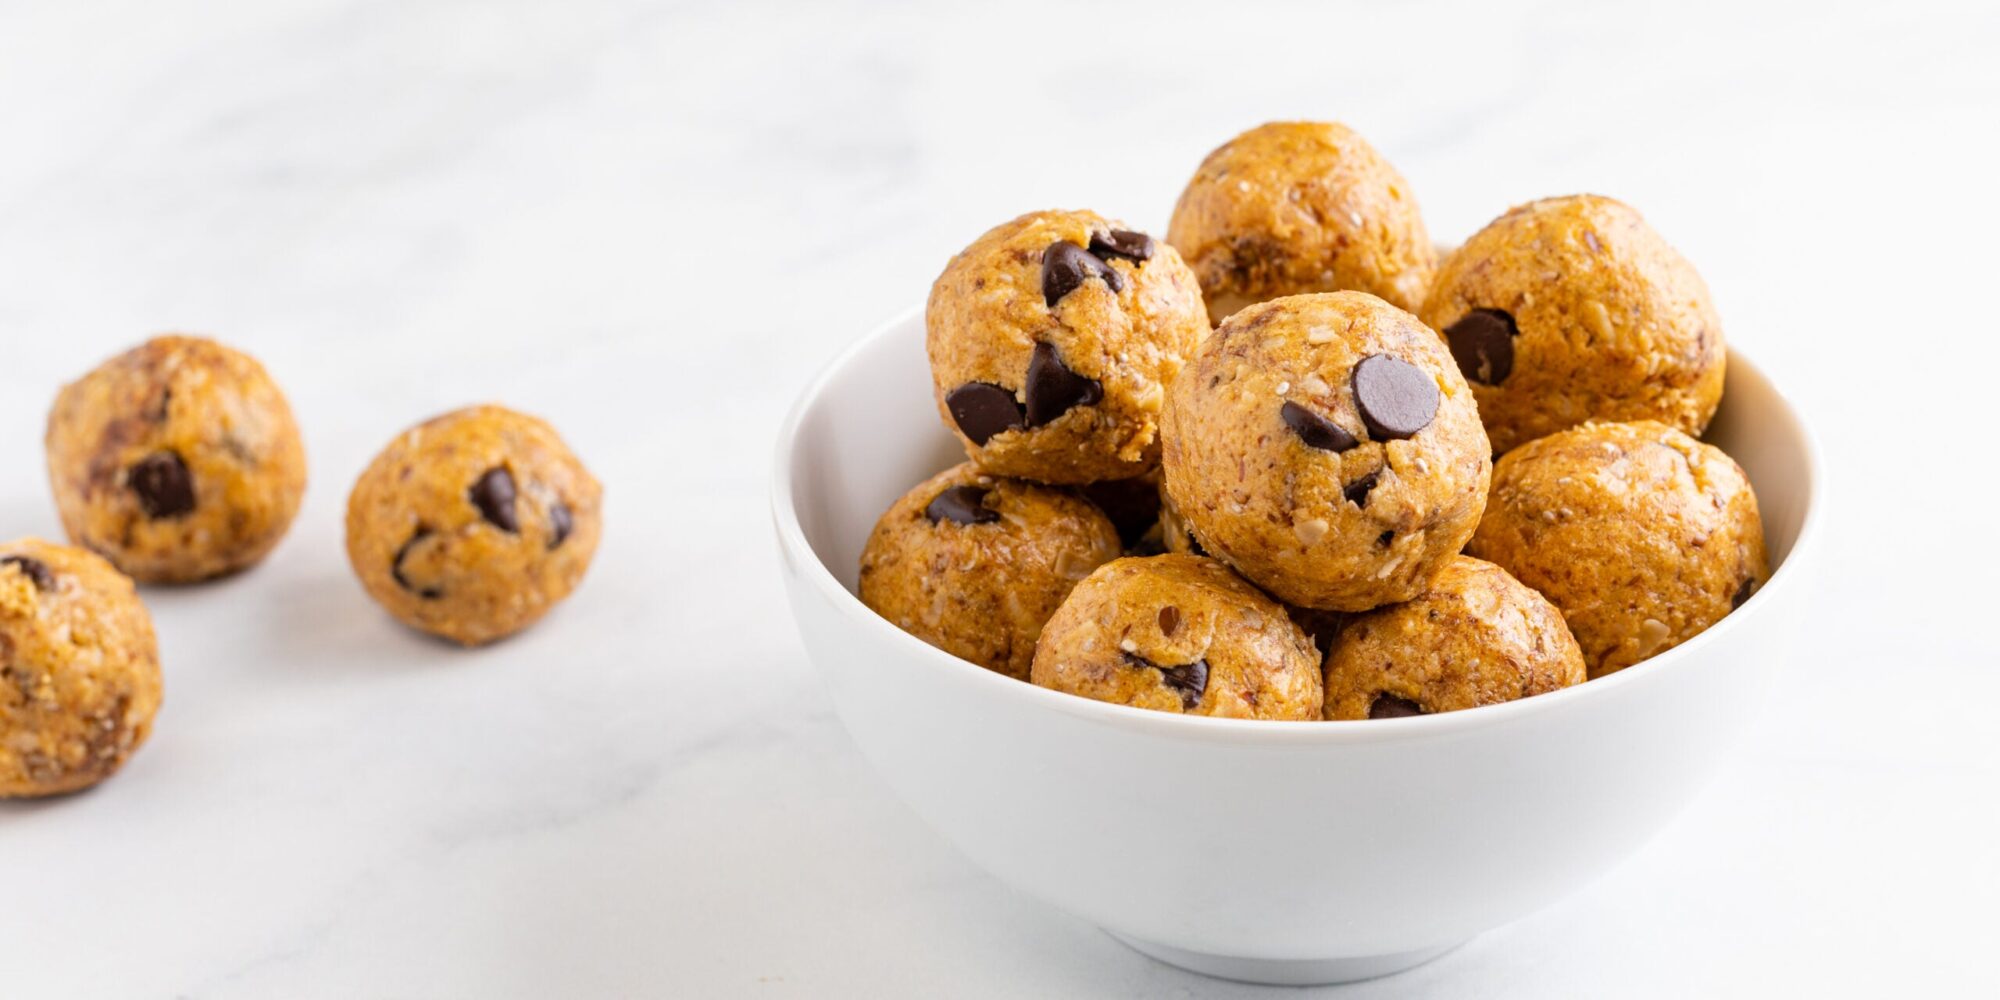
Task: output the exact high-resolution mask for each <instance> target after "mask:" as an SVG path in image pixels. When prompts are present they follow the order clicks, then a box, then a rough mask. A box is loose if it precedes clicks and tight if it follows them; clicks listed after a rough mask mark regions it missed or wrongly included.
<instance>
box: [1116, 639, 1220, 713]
mask: <svg viewBox="0 0 2000 1000" xmlns="http://www.w3.org/2000/svg"><path fill="white" fill-rule="evenodd" d="M1123 655H1124V657H1125V662H1126V663H1128V664H1130V665H1132V666H1134V667H1146V668H1150V669H1153V670H1157V671H1159V672H1160V682H1161V683H1163V684H1165V685H1166V686H1168V687H1170V688H1173V689H1174V690H1175V691H1178V692H1180V695H1181V707H1182V708H1184V709H1187V710H1188V711H1193V710H1194V707H1195V706H1196V705H1199V704H1201V696H1202V693H1203V692H1205V691H1207V690H1208V661H1207V660H1196V661H1194V662H1193V663H1184V664H1181V665H1180V666H1178V667H1163V666H1160V665H1159V664H1157V663H1154V662H1153V661H1151V660H1148V659H1146V658H1145V657H1142V656H1135V655H1133V654H1131V653H1125V654H1123Z"/></svg>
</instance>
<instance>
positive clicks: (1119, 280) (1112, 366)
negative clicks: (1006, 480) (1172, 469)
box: [924, 212, 1208, 485]
mask: <svg viewBox="0 0 2000 1000" xmlns="http://www.w3.org/2000/svg"><path fill="white" fill-rule="evenodd" d="M924 327H925V330H926V332H927V341H928V345H929V350H930V360H931V380H932V383H933V385H934V387H935V390H936V396H937V405H938V412H939V413H940V414H941V415H943V417H944V422H945V426H946V427H948V428H950V429H951V431H952V433H954V434H956V435H958V438H959V441H960V442H961V443H962V444H964V446H965V453H966V455H967V456H969V457H970V458H971V459H972V461H973V463H974V464H975V465H978V466H979V469H980V471H982V472H985V473H986V474H988V475H994V476H1013V477H1016V478H1020V479H1032V480H1035V481H1037V482H1042V483H1056V484H1065V485H1075V484H1079V483H1092V482H1097V481H1099V480H1104V479H1129V478H1131V477H1133V476H1137V475H1140V474H1142V473H1145V472H1147V471H1148V470H1150V469H1152V468H1153V467H1154V465H1156V464H1157V463H1158V461H1159V455H1160V441H1159V418H1160V400H1161V397H1162V396H1163V395H1164V389H1165V386H1166V384H1167V383H1168V382H1171V381H1172V380H1173V378H1174V376H1175V375H1176V374H1178V373H1179V372H1180V370H1181V366H1182V365H1183V364H1185V363H1186V360H1187V357H1188V355H1189V354H1191V353H1193V351H1194V348H1195V345H1196V344H1199V343H1200V342H1201V339H1202V338H1203V337H1205V336H1207V335H1208V315H1207V313H1205V312H1204V311H1203V310H1202V305H1201V290H1200V289H1199V288H1198V287H1197V286H1196V284H1195V280H1194V274H1193V272H1190V271H1189V270H1188V269H1187V265H1185V264H1183V263H1181V258H1180V255H1179V254H1177V253H1175V252H1174V248H1173V247H1170V246H1167V245H1166V244H1164V243H1161V242H1159V241H1157V240H1154V239H1153V238H1152V237H1150V236H1147V235H1146V234H1144V233H1139V232H1134V231H1132V230H1129V229H1125V228H1122V227H1121V226H1120V225H1119V224H1118V223H1114V222H1111V221H1109V220H1107V219H1105V218H1103V217H1101V216H1099V215H1097V214H1096V213H1093V212H1031V213H1029V214H1027V215H1023V216H1021V217H1020V218H1018V219H1015V220H1013V221H1012V222H1007V223H1004V224H1002V225H999V226H996V227H994V228H993V229H991V230H989V231H988V232H987V233H986V235H984V236H981V237H980V238H979V239H978V240H977V241H975V242H974V243H973V244H972V245H971V246H969V247H966V248H965V250H963V251H961V252H960V253H959V255H958V256H956V257H953V258H952V259H951V263H950V264H948V265H946V266H945V269H944V273H943V274H940V275H939V276H938V279H937V282H936V283H935V284H933V285H932V286H931V297H930V305H929V307H928V308H927V309H926V310H925V313H924Z"/></svg>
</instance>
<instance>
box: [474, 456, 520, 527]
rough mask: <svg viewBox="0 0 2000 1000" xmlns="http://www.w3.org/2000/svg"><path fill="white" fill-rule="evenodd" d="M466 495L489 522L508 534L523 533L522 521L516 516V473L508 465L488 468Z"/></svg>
mask: <svg viewBox="0 0 2000 1000" xmlns="http://www.w3.org/2000/svg"><path fill="white" fill-rule="evenodd" d="M466 495H467V496H468V497H470V498H471V500H472V505H473V506H474V507H477V508H479V516H481V517H483V518H485V519H486V520H487V522H488V523H490V524H492V525H493V526H494V527H496V528H499V529H500V530H501V531H505V532H507V533H508V534H515V535H518V534H520V533H521V522H520V520H519V519H518V518H516V517H515V516H514V474H513V473H511V472H508V471H507V467H506V466H504V465H496V466H494V467H493V468H490V469H487V470H486V474H485V475H483V476H480V477H479V481H478V482H476V483H473V484H472V489H471V490H469V491H467V493H466Z"/></svg>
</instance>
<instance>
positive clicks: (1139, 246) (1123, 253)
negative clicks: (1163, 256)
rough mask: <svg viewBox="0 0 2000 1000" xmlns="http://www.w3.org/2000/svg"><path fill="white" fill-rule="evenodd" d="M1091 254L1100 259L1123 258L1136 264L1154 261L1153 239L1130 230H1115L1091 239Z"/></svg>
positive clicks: (1093, 235)
mask: <svg viewBox="0 0 2000 1000" xmlns="http://www.w3.org/2000/svg"><path fill="white" fill-rule="evenodd" d="M1090 252H1091V253H1093V254H1096V255H1097V256H1099V257H1103V258H1110V257H1123V258H1125V259H1126V260H1129V261H1131V262H1132V263H1134V264H1143V263H1145V262H1146V261H1149V260H1152V259H1153V238H1152V237H1151V236H1147V235H1146V234H1145V233H1135V232H1133V231H1131V230H1130V229H1113V230H1112V231H1110V232H1108V233H1104V234H1102V235H1099V234H1096V233H1093V234H1091V237H1090Z"/></svg>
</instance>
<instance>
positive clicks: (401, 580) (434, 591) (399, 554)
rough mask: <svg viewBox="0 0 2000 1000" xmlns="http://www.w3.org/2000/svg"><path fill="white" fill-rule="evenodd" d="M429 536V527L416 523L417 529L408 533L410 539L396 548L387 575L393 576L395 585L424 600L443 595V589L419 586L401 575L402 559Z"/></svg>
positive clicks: (431, 599)
mask: <svg viewBox="0 0 2000 1000" xmlns="http://www.w3.org/2000/svg"><path fill="white" fill-rule="evenodd" d="M429 537H431V529H429V528H427V527H425V526H423V525H421V524H420V525H418V526H417V530H416V531H414V532H411V533H410V540H409V541H407V542H404V543H403V547H402V548H400V549H397V550H396V558H395V560H394V561H393V562H391V563H390V564H389V575H390V576H391V577H394V578H395V580H396V585H397V586H399V587H401V588H403V589H404V590H407V591H409V592H410V593H412V594H415V595H417V596H418V597H421V598H423V599H424V600H427V601H434V600H437V599H438V598H440V597H443V596H444V590H443V589H442V588H439V587H419V586H417V585H415V584H413V583H411V582H410V578H409V577H407V576H404V575H403V560H404V559H405V558H408V557H409V554H410V550H411V549H414V548H416V547H417V543H418V542H421V541H423V540H424V539H426V538H429Z"/></svg>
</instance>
